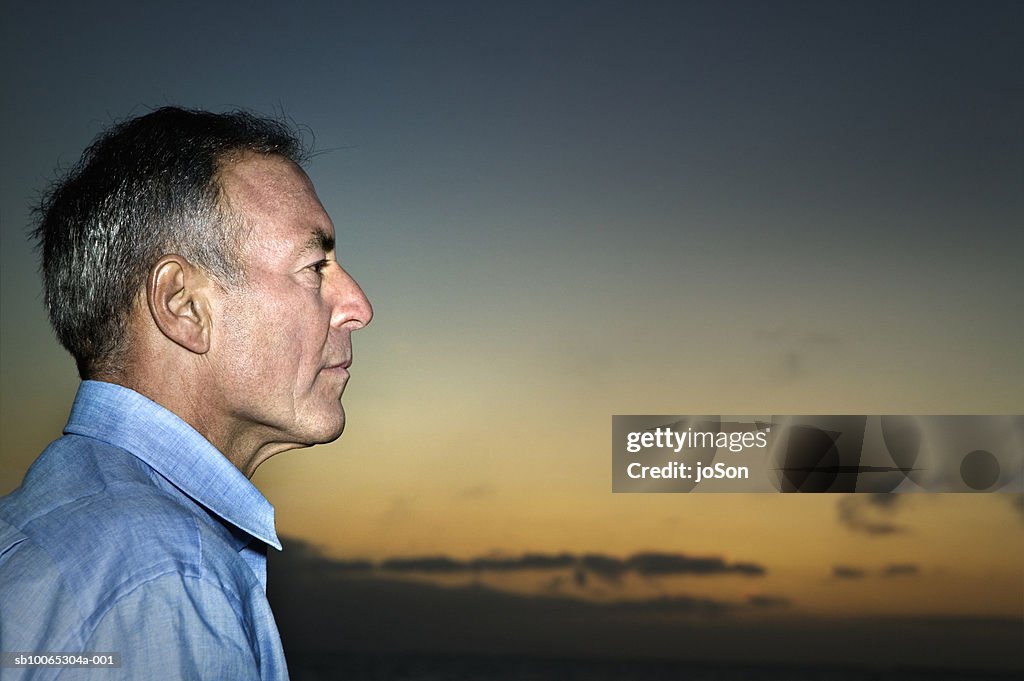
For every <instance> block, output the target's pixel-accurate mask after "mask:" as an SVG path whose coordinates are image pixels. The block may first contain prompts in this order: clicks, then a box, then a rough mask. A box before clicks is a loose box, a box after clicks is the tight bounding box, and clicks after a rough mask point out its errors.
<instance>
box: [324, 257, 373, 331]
mask: <svg viewBox="0 0 1024 681" xmlns="http://www.w3.org/2000/svg"><path fill="white" fill-rule="evenodd" d="M336 275H337V276H336V277H335V278H334V286H333V287H332V289H333V290H332V291H331V296H332V299H331V303H332V306H333V309H332V311H331V326H336V327H342V326H344V327H347V328H348V329H350V330H352V331H355V330H356V329H361V328H363V327H364V326H366V325H367V324H369V323H370V320H371V319H373V306H371V305H370V301H369V300H368V299H367V297H366V294H365V293H363V289H361V288H360V287H359V284H357V283H356V280H355V279H353V278H352V277H351V275H349V273H348V272H346V271H345V270H344V268H342V267H341V265H338V267H337V272H336Z"/></svg>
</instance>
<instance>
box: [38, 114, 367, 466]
mask: <svg viewBox="0 0 1024 681" xmlns="http://www.w3.org/2000/svg"><path fill="white" fill-rule="evenodd" d="M302 158H303V149H302V146H301V144H300V142H299V140H298V138H297V137H296V136H295V135H294V134H293V133H292V132H291V131H290V130H289V129H288V128H287V127H286V126H284V125H282V124H281V123H279V122H276V121H272V120H266V119H262V118H257V117H255V116H252V115H250V114H246V113H230V114H213V113H208V112H199V111H187V110H183V109H177V108H165V109H160V110H157V111H154V112H153V113H150V114H147V115H145V116H141V117H139V118H136V119H132V120H129V121H127V122H124V123H121V124H119V125H117V126H115V127H114V128H112V129H111V130H110V131H108V132H107V133H105V134H104V135H103V136H101V137H100V138H99V139H98V140H97V141H96V142H94V143H93V145H92V146H91V147H89V149H88V150H87V151H86V152H85V154H84V155H83V158H82V160H81V161H80V162H79V163H78V165H76V166H75V167H74V168H73V169H72V170H71V171H70V172H69V173H68V175H67V177H66V178H65V179H64V180H63V181H62V182H60V183H59V184H57V185H56V186H55V187H54V188H53V189H52V190H51V191H50V192H49V193H48V195H47V196H46V197H45V199H44V201H43V202H42V205H41V207H40V210H39V224H38V227H37V229H36V231H35V235H36V237H37V239H38V240H39V243H40V246H41V250H42V256H43V278H44V284H45V292H46V304H47V308H48V310H49V314H50V320H51V323H52V324H53V327H54V329H55V331H56V333H57V337H58V339H59V340H60V342H61V343H62V344H63V345H64V347H65V348H67V349H68V350H69V351H70V352H71V354H72V355H73V356H74V358H75V361H76V363H77V365H78V369H79V373H80V374H81V376H82V377H83V378H101V379H106V380H113V381H115V382H119V383H122V384H124V385H128V386H129V387H135V388H137V389H139V388H140V387H141V388H145V390H143V392H144V393H147V394H149V396H151V397H153V396H154V395H153V393H157V394H158V396H159V397H160V398H162V399H158V400H157V401H160V402H161V403H164V405H165V406H169V407H170V408H171V409H172V411H175V412H176V413H178V414H179V415H180V416H183V418H185V419H186V420H187V421H189V422H190V423H192V425H193V426H196V427H197V429H198V430H200V432H202V433H203V434H204V435H206V436H207V438H208V439H210V440H211V442H214V444H215V445H218V446H219V447H220V448H221V450H222V451H224V452H225V454H229V457H230V456H231V453H230V452H229V450H232V449H237V448H238V447H241V448H242V449H245V448H246V447H249V445H251V444H253V443H257V442H261V443H263V445H264V448H266V447H265V446H267V445H271V444H273V443H276V445H277V449H276V450H275V451H279V450H280V449H287V448H289V447H291V446H296V445H302V444H313V443H316V442H326V441H329V440H332V439H334V438H336V437H337V436H338V435H339V434H340V433H341V430H342V428H343V427H344V411H343V410H342V407H341V404H340V396H341V391H342V390H343V388H344V384H345V381H346V380H347V376H348V374H347V370H346V369H347V365H348V362H349V361H350V358H351V341H350V334H351V332H352V331H353V330H355V329H358V328H361V327H362V326H364V325H365V324H367V323H369V320H370V316H371V315H372V311H371V309H370V306H369V303H368V302H367V300H366V298H365V296H364V295H363V293H362V291H361V290H360V289H359V287H358V285H356V283H355V282H354V281H353V280H352V279H351V278H350V277H349V276H348V274H347V273H345V271H344V270H343V269H342V268H341V267H340V266H339V265H338V263H337V261H336V260H335V256H334V252H333V243H334V227H333V225H332V223H331V221H330V218H329V217H328V216H327V213H326V212H325V211H324V209H323V207H322V206H321V204H320V201H319V199H318V198H317V196H316V193H315V191H314V189H313V186H312V184H311V183H310V181H309V179H308V177H307V176H306V175H305V173H304V172H303V171H302V169H301V168H300V167H299V165H298V164H299V162H300V161H301V160H302ZM168 403H171V404H168ZM243 442H244V443H243ZM239 443H243V444H239ZM271 449H273V447H271ZM271 453H273V452H272V451H271V452H270V453H265V454H262V455H259V456H257V459H258V460H256V461H254V462H251V461H250V463H251V464H253V465H251V466H249V467H250V469H251V470H254V468H255V464H258V462H259V461H262V460H263V458H266V456H269V455H270V454H271ZM248 456H249V455H248V454H246V455H241V454H239V455H238V456H237V457H232V458H233V459H234V458H239V459H246V458H248ZM235 462H236V464H238V465H240V466H241V463H242V462H240V461H238V460H236V461H235ZM242 467H243V470H244V469H245V467H244V466H242ZM251 470H249V471H247V472H250V473H251Z"/></svg>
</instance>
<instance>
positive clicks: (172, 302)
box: [146, 254, 211, 355]
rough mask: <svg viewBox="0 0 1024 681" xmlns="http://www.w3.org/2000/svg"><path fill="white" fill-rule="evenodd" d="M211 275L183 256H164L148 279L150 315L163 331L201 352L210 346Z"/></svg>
mask: <svg viewBox="0 0 1024 681" xmlns="http://www.w3.org/2000/svg"><path fill="white" fill-rule="evenodd" d="M208 282H209V278H208V277H207V276H206V273H205V272H203V271H202V270H201V269H200V268H198V267H196V266H194V265H192V263H190V262H189V261H188V260H186V259H185V258H183V257H182V256H180V255H176V254H172V255H165V256H163V257H162V258H160V260H158V261H157V263H156V264H155V265H154V266H153V267H152V269H150V271H149V277H148V278H147V280H146V302H147V303H148V305H149V314H150V316H152V318H153V322H154V323H155V324H156V326H157V328H158V329H160V332H161V333H163V335H164V336H166V337H167V338H168V339H170V340H172V341H174V342H175V343H177V344H178V345H180V346H181V347H183V348H185V349H186V350H189V351H191V352H194V353H196V354H199V355H202V354H206V352H207V351H208V350H209V349H210V322H211V318H210V305H209V301H208V300H207V290H208V286H207V284H208Z"/></svg>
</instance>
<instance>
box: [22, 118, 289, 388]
mask: <svg viewBox="0 0 1024 681" xmlns="http://www.w3.org/2000/svg"><path fill="white" fill-rule="evenodd" d="M246 152H255V153H258V154H264V155H278V156H281V157H284V158H286V159H288V160H290V161H292V162H294V163H296V164H299V165H301V164H302V163H303V162H304V161H305V159H306V158H307V150H306V149H305V147H304V146H303V143H302V141H301V139H300V137H299V135H298V134H297V133H296V132H295V131H294V130H293V129H292V128H291V127H290V126H289V125H287V124H285V123H283V122H282V121H279V120H275V119H270V118H264V117H260V116H256V115H253V114H251V113H248V112H245V111H232V112H228V113H211V112H208V111H196V110H190V109H182V108H178V107H164V108H161V109H157V110H155V111H152V112H151V113H148V114H145V115H142V116H139V117H136V118H132V119H129V120H126V121H123V122H121V123H118V124H116V125H114V126H113V127H111V128H110V129H109V130H107V131H106V132H104V133H102V134H101V135H100V136H99V137H97V138H96V139H95V140H94V141H93V143H92V144H91V145H90V146H89V147H88V148H87V149H86V150H85V152H84V153H83V154H82V158H81V160H79V162H78V163H77V164H76V165H75V166H73V167H72V168H71V169H70V170H69V171H67V173H66V174H65V175H64V176H63V177H62V178H59V179H58V180H57V181H56V182H55V183H54V184H53V185H52V186H51V187H50V188H49V189H48V190H47V191H45V192H44V194H43V196H42V199H41V201H40V202H39V205H38V207H37V208H36V209H35V217H36V224H35V229H34V230H33V232H32V235H33V237H34V238H35V239H36V241H37V244H38V246H39V249H40V251H41V254H42V275H43V287H44V292H45V301H46V308H47V311H48V313H49V317H50V324H51V325H52V326H53V329H54V332H55V333H56V335H57V339H58V340H59V341H60V343H61V345H63V346H64V347H65V348H66V349H67V350H68V352H70V353H71V355H72V356H73V357H74V358H75V363H76V364H77V366H78V373H79V375H80V376H81V377H82V378H83V379H85V378H90V377H94V376H96V375H99V374H102V373H109V372H111V371H117V370H118V369H120V368H121V367H122V362H123V357H124V351H125V350H126V347H125V346H126V340H127V339H126V336H127V325H128V320H129V316H130V313H131V309H132V304H133V301H134V299H135V296H136V294H137V293H138V292H139V291H140V290H141V288H142V287H143V286H144V284H145V281H146V277H147V276H148V273H149V270H150V268H151V267H152V266H153V265H154V264H155V263H156V262H157V260H159V259H160V258H161V257H162V256H163V255H166V254H168V253H177V254H179V255H181V256H183V257H185V258H187V259H188V260H189V261H190V262H192V263H193V264H195V265H198V266H200V267H202V268H204V269H205V270H207V271H208V272H209V273H210V274H211V275H213V276H214V277H215V278H217V279H218V280H220V281H221V282H222V283H223V284H225V285H232V284H237V283H238V282H239V281H240V280H241V279H242V277H243V275H244V273H243V271H242V267H241V264H240V261H239V257H238V239H239V236H238V233H239V232H240V231H241V230H240V225H241V219H240V217H239V216H235V215H233V214H232V213H231V211H230V210H229V209H228V207H227V206H226V204H225V202H224V200H223V196H222V191H223V188H222V186H221V182H220V174H221V170H222V169H223V168H224V167H225V166H226V165H228V164H230V163H231V162H232V161H235V160H237V159H238V158H240V157H241V156H242V155H244V154H245V153H246Z"/></svg>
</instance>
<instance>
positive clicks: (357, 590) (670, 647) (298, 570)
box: [269, 538, 1022, 671]
mask: <svg viewBox="0 0 1024 681" xmlns="http://www.w3.org/2000/svg"><path fill="white" fill-rule="evenodd" d="M555 555H559V554H555ZM336 563H338V561H333V560H331V559H329V558H325V557H324V556H322V555H319V554H318V552H317V551H316V550H315V549H312V548H311V547H309V546H308V545H303V544H301V542H299V543H297V542H295V541H294V540H289V539H287V538H285V551H284V552H283V553H278V552H272V554H271V556H270V566H269V571H270V584H269V586H270V589H269V598H270V601H271V605H272V607H273V610H274V614H275V617H276V619H277V623H278V627H279V630H280V633H281V637H282V640H283V642H284V646H285V650H286V651H287V654H288V655H289V662H290V663H292V662H295V661H297V660H299V659H301V658H302V655H303V653H308V654H312V653H331V654H334V653H345V652H349V653H351V652H356V653H358V652H376V653H384V654H391V653H400V652H413V651H419V652H424V651H429V652H430V653H431V654H434V655H444V654H449V653H450V654H452V655H460V656H464V655H466V654H489V655H496V654H497V655H516V656H524V655H525V656H544V657H547V658H554V657H558V658H587V657H601V658H604V659H608V658H615V659H630V660H635V659H638V658H657V659H659V660H664V659H668V658H674V659H681V660H691V661H692V660H702V661H705V662H709V661H711V662H713V661H715V660H720V661H723V662H728V663H729V664H738V663H742V664H760V663H768V662H773V663H787V664H800V665H813V664H819V663H820V664H862V663H863V662H864V659H865V658H864V651H866V650H870V653H871V655H870V660H871V663H873V664H878V665H885V666H893V665H924V664H927V665H929V666H930V667H932V668H936V667H941V668H948V669H977V668H979V667H980V668H989V669H1002V670H1007V669H1009V670H1016V671H1019V670H1021V668H1022V663H1021V660H1020V650H1019V647H1020V633H1021V625H1020V621H1019V617H1003V618H1000V617H990V618H970V617H944V618H934V617H933V618H921V617H898V616H879V617H849V616H837V617H826V616H815V615H811V614H806V613H804V614H800V613H797V612H794V611H793V610H792V605H791V603H790V601H789V600H788V599H786V598H784V597H781V596H778V595H774V594H756V595H752V596H747V597H746V598H744V599H740V600H736V601H727V600H719V599H715V598H704V597H700V596H695V595H692V594H691V595H676V596H671V597H661V598H653V599H624V600H602V601H595V600H592V599H584V598H579V597H571V596H568V595H565V594H564V593H560V591H563V590H565V589H566V587H568V586H570V585H569V584H568V581H567V580H568V577H565V576H563V575H558V574H552V575H551V576H552V580H551V581H550V582H549V583H548V586H549V589H548V590H547V592H545V593H541V594H538V595H526V594H520V593H510V592H506V591H501V590H498V589H495V588H490V587H487V586H484V585H481V584H475V585H469V586H459V587H442V586H439V585H437V584H432V583H426V582H422V581H410V580H404V579H399V578H397V576H396V575H388V574H383V573H381V572H379V571H377V572H373V573H371V574H366V575H360V576H358V578H353V577H354V576H353V575H350V574H349V573H346V572H345V571H344V570H342V569H332V566H333V565H334V564H336ZM556 580H557V581H556ZM755 614H756V615H758V616H757V617H751V616H750V615H755ZM796 615H799V616H796ZM331 659H332V660H333V659H334V658H331ZM338 659H339V660H340V659H341V658H338ZM459 659H464V657H460V658H459ZM335 662H337V661H335ZM332 664H334V663H332ZM631 664H634V665H635V664H638V663H636V662H631ZM332 669H334V667H332ZM659 669H661V668H660V667H659Z"/></svg>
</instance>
